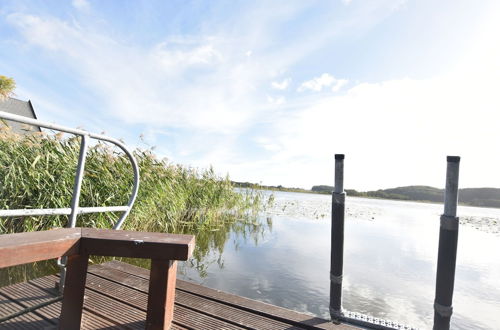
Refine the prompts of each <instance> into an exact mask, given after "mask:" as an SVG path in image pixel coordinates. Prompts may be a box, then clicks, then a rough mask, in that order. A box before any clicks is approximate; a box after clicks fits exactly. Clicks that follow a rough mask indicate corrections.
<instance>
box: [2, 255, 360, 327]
mask: <svg viewBox="0 0 500 330" xmlns="http://www.w3.org/2000/svg"><path fill="white" fill-rule="evenodd" d="M88 271H89V273H88V276H87V281H86V290H85V300H84V305H83V315H82V329H143V328H144V326H145V320H146V310H147V299H148V295H147V293H148V289H149V288H148V286H149V271H148V270H146V269H143V268H139V267H136V266H132V265H129V264H125V263H121V262H116V261H113V262H109V263H105V264H103V265H93V266H90V267H89V269H88ZM57 281H58V277H57V276H55V275H50V276H45V277H42V278H38V279H34V280H31V281H28V282H25V283H18V284H14V285H11V286H8V287H4V288H0V317H1V316H2V315H3V314H11V313H12V312H15V311H19V310H22V309H23V308H26V307H33V306H36V305H39V304H40V303H43V302H47V301H50V300H51V299H53V298H54V297H55V296H56V295H57V292H56V290H55V288H54V284H55V283H56V282H57ZM60 311H61V302H60V301H59V302H54V303H51V304H50V305H47V306H44V307H41V308H38V309H37V310H36V311H34V312H31V313H27V314H23V315H22V316H19V317H17V318H14V319H11V320H9V322H4V323H2V324H0V328H1V329H4V328H5V329H43V328H46V329H54V328H55V327H56V326H57V323H58V317H59V315H60ZM172 329H176V330H187V329H203V330H205V329H206V330H211V329H228V330H239V329H264V330H285V329H287V330H291V329H332V330H342V329H357V328H355V327H351V326H347V325H334V324H332V323H330V322H328V321H326V320H322V319H319V318H315V317H312V316H309V315H305V314H301V313H298V312H294V311H290V310H287V309H284V308H280V307H276V306H272V305H269V304H266V303H262V302H258V301H254V300H251V299H247V298H243V297H238V296H235V295H232V294H229V293H225V292H221V291H218V290H214V289H209V288H204V287H202V286H199V285H197V284H193V283H189V282H186V281H181V280H178V281H177V289H176V299H175V307H174V323H173V324H172Z"/></svg>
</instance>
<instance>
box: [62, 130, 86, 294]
mask: <svg viewBox="0 0 500 330" xmlns="http://www.w3.org/2000/svg"><path fill="white" fill-rule="evenodd" d="M87 139H88V136H87V135H82V140H81V142H80V154H79V155H78V165H77V167H76V174H75V184H74V186H73V196H72V198H71V214H70V215H69V219H68V225H67V227H68V228H75V226H76V216H77V215H78V207H79V205H80V191H81V187H82V180H83V171H84V169H85V160H86V159H87ZM67 260H68V258H67V257H61V259H60V260H59V261H58V265H59V267H60V268H61V272H60V276H59V293H60V294H62V293H63V292H64V284H65V283H66V263H67Z"/></svg>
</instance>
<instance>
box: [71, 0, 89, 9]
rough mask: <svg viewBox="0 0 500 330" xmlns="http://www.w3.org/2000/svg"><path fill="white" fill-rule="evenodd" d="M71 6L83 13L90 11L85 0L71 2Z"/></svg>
mask: <svg viewBox="0 0 500 330" xmlns="http://www.w3.org/2000/svg"><path fill="white" fill-rule="evenodd" d="M72 4H73V7H75V8H76V9H78V10H82V11H85V10H88V9H90V4H89V2H88V1H87V0H73V2H72Z"/></svg>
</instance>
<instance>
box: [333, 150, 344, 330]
mask: <svg viewBox="0 0 500 330" xmlns="http://www.w3.org/2000/svg"><path fill="white" fill-rule="evenodd" d="M344 213H345V192H344V155H342V154H336V155H335V188H334V190H333V193H332V227H331V228H332V232H331V255H330V316H331V318H332V321H339V320H340V318H341V316H342V270H343V265H344Z"/></svg>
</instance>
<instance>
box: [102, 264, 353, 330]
mask: <svg viewBox="0 0 500 330" xmlns="http://www.w3.org/2000/svg"><path fill="white" fill-rule="evenodd" d="M101 266H102V267H108V268H114V269H117V270H120V271H122V272H125V273H128V274H131V275H135V276H137V277H142V278H144V279H148V278H149V272H148V270H147V269H144V268H141V267H137V266H134V265H130V264H126V263H123V262H120V261H109V262H106V263H104V264H102V265H101ZM92 267H94V266H92ZM177 289H178V290H182V291H185V292H189V293H191V294H195V295H198V296H201V297H204V298H208V299H212V300H214V301H217V302H220V303H224V304H226V305H229V306H233V307H236V308H240V309H242V310H246V311H249V312H254V313H256V314H259V315H263V316H267V317H269V318H273V319H276V320H279V321H282V322H288V321H292V322H293V323H295V324H297V325H301V326H306V327H308V328H312V329H314V328H316V329H331V330H342V329H346V330H347V329H357V328H356V327H353V326H350V325H346V324H341V325H336V324H333V323H332V322H330V321H327V320H324V319H321V318H318V317H314V316H310V315H307V314H302V313H299V312H295V311H292V310H289V309H286V308H282V307H278V306H274V305H271V304H267V303H264V302H260V301H256V300H252V299H248V298H244V297H240V296H236V295H233V294H230V293H226V292H223V291H219V290H215V289H211V288H207V287H203V286H201V285H198V284H194V283H191V282H187V281H183V280H179V279H178V280H177Z"/></svg>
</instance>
